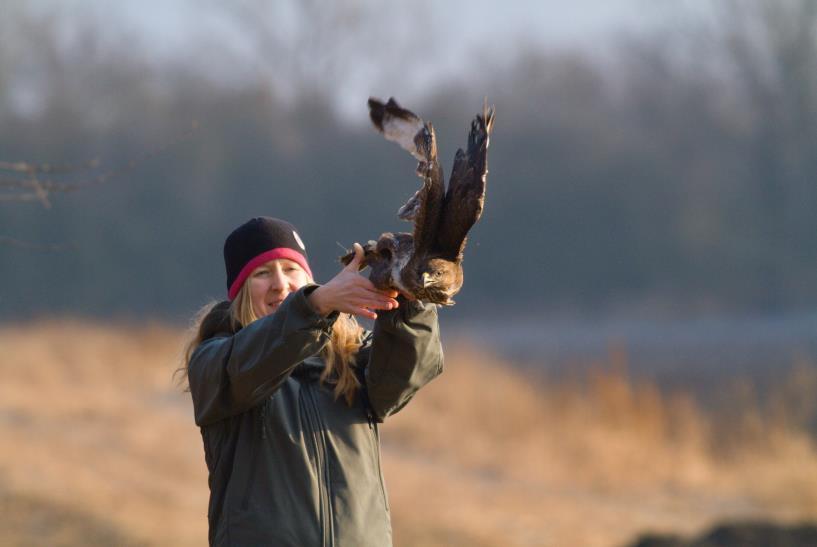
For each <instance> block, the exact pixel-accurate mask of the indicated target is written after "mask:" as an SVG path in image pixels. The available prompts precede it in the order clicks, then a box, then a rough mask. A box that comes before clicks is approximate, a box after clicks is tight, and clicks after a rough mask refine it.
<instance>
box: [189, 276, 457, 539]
mask: <svg viewBox="0 0 817 547" xmlns="http://www.w3.org/2000/svg"><path fill="white" fill-rule="evenodd" d="M316 287H317V285H309V286H307V287H304V288H302V289H300V290H298V291H296V292H294V293H292V294H290V295H289V296H288V297H287V299H286V300H285V301H284V302H283V303H282V304H281V306H280V308H279V309H278V310H277V311H276V312H275V313H274V314H272V315H270V316H267V317H265V318H263V319H259V320H258V321H255V322H254V323H252V324H250V325H248V326H247V327H244V328H242V329H240V330H239V331H238V332H235V333H232V332H230V329H229V328H227V326H226V325H228V322H227V321H224V320H223V318H226V315H225V307H224V306H220V307H219V306H217V307H216V309H214V310H213V312H211V314H213V313H220V314H221V315H222V318H221V319H219V320H216V321H212V320H211V321H210V322H211V323H215V324H219V325H221V326H220V327H219V328H216V329H213V330H214V332H213V333H211V334H212V337H208V339H205V340H204V341H203V342H202V343H201V344H200V345H199V346H198V347H197V348H196V349H195V350H194V352H193V354H192V356H191V358H190V362H189V364H188V377H189V383H190V392H191V395H192V397H193V407H194V410H195V420H196V424H197V425H198V426H199V427H200V428H201V434H202V438H203V441H204V455H205V460H206V462H207V469H208V471H209V479H208V482H209V485H210V504H209V511H208V520H209V524H210V533H209V541H210V545H217V546H231V547H253V546H259V547H260V546H282V547H283V546H291V547H310V546H313V545H314V546H336V547H346V546H349V547H367V546H371V547H383V546H388V545H391V543H392V542H391V524H390V519H389V504H388V499H387V496H386V491H385V487H384V485H383V475H382V472H381V468H380V451H379V434H378V423H379V422H382V421H383V419H384V418H385V417H386V416H389V415H390V414H394V413H395V412H397V411H398V410H400V409H401V408H402V407H403V406H404V405H405V404H406V403H407V402H408V401H409V400H410V399H411V397H412V396H413V395H414V393H416V392H417V390H418V389H420V388H421V387H422V386H423V385H425V384H426V383H428V382H429V381H430V380H431V379H433V378H434V377H435V376H437V375H438V374H440V372H441V371H442V365H443V358H442V349H441V346H440V339H439V330H438V324H437V309H436V306H434V305H430V304H426V305H423V304H422V303H419V302H408V301H405V300H403V299H402V298H401V299H400V307H399V308H397V309H396V310H392V311H388V312H380V313H378V318H377V320H376V321H375V325H374V330H373V332H372V333H369V334H368V335H367V336H366V339H365V340H364V344H363V346H361V349H360V351H359V352H358V358H357V365H358V366H357V372H358V378H359V379H360V380H361V385H362V389H361V390H360V391H359V392H358V396H356V397H355V401H354V403H353V405H352V406H351V407H350V406H348V405H347V404H346V402H345V400H344V399H343V398H341V399H338V400H337V401H336V400H335V399H334V396H333V393H332V391H331V388H332V386H331V385H328V386H327V385H321V384H320V383H319V381H318V376H319V375H320V373H321V371H322V369H323V367H324V363H323V361H322V359H321V357H320V356H319V354H320V351H321V350H322V349H323V347H324V346H325V345H326V343H327V342H328V341H329V335H330V333H331V329H332V324H333V322H334V320H335V318H336V317H337V314H336V313H335V314H332V315H330V316H329V317H322V316H320V315H318V314H317V313H315V311H314V310H313V309H312V307H311V306H310V304H309V303H308V301H307V298H306V297H307V295H308V294H309V292H310V291H312V290H314V289H315V288H316ZM208 319H212V318H208ZM205 321H206V322H207V320H205Z"/></svg>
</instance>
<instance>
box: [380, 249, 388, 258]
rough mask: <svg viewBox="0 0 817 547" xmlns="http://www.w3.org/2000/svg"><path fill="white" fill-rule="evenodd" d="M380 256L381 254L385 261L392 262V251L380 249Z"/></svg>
mask: <svg viewBox="0 0 817 547" xmlns="http://www.w3.org/2000/svg"><path fill="white" fill-rule="evenodd" d="M378 254H380V257H381V258H383V259H385V260H391V251H390V250H389V249H380V251H378Z"/></svg>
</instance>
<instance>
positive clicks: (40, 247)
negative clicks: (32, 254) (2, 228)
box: [0, 235, 77, 251]
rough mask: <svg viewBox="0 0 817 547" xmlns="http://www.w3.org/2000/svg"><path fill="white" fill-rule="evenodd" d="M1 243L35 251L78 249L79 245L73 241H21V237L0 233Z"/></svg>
mask: <svg viewBox="0 0 817 547" xmlns="http://www.w3.org/2000/svg"><path fill="white" fill-rule="evenodd" d="M0 245H5V246H8V247H15V248H17V249H31V250H35V251H75V250H76V249H77V246H76V245H74V244H73V243H67V244H57V243H51V244H43V243H31V242H29V241H21V240H19V239H14V238H13V237H8V236H3V235H0Z"/></svg>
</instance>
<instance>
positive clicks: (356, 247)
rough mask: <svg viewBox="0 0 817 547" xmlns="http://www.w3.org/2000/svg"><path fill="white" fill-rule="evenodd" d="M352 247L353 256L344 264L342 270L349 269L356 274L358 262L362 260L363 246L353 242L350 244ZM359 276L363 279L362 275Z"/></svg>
mask: <svg viewBox="0 0 817 547" xmlns="http://www.w3.org/2000/svg"><path fill="white" fill-rule="evenodd" d="M352 249H353V250H354V251H355V256H354V258H352V260H351V262H349V264H347V265H346V267H345V268H344V270H349V271H350V272H354V273H355V274H357V273H358V272H359V271H360V263H361V262H363V256H364V253H363V247H362V246H361V245H360V243H354V244H352ZM361 278H362V279H365V278H364V277H363V276H361ZM367 281H368V280H367Z"/></svg>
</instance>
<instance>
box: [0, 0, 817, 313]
mask: <svg viewBox="0 0 817 547" xmlns="http://www.w3.org/2000/svg"><path fill="white" fill-rule="evenodd" d="M264 5H266V4H265V3H262V2H253V1H251V0H247V1H244V2H239V3H233V4H231V6H230V7H225V6H221V5H219V4H211V5H210V8H209V9H215V10H217V11H219V13H218V16H219V17H221V18H223V19H224V20H226V21H232V22H233V23H235V25H236V28H240V29H241V30H242V34H241V39H242V44H243V47H244V48H245V50H248V51H253V52H255V53H256V54H257V55H255V56H254V57H253V59H254V60H253V62H252V63H248V66H247V67H244V68H245V69H246V70H245V71H244V72H243V73H242V75H241V77H236V76H234V75H232V76H225V75H224V74H225V73H223V72H222V73H220V72H219V71H217V70H216V69H215V68H214V66H215V65H217V64H227V65H229V64H232V65H236V63H240V59H241V57H229V55H228V54H227V53H223V52H222V53H223V55H224V58H220V57H218V56H215V57H214V54H213V53H212V52H218V51H221V50H220V49H218V48H217V47H212V48H210V49H207V52H210V53H202V54H200V55H194V56H191V57H190V58H189V62H183V60H180V59H179V58H176V57H172V56H169V57H167V58H166V59H165V60H163V61H161V62H159V61H156V59H154V58H151V57H150V56H148V55H146V54H145V51H146V50H145V48H143V47H139V46H140V40H141V41H144V40H145V38H144V37H138V36H123V37H121V38H120V41H119V42H118V43H119V44H120V45H119V46H118V47H112V46H111V43H112V42H111V41H110V40H103V39H102V38H100V36H103V35H106V36H109V37H110V35H111V33H112V32H114V33H115V29H114V30H113V31H112V30H111V29H106V28H105V25H104V24H103V22H101V21H99V20H93V19H89V20H87V21H81V24H77V18H73V19H71V18H69V17H68V16H67V15H66V14H65V13H64V12H52V13H47V12H39V13H38V12H35V11H32V10H29V9H26V7H25V5H24V4H23V3H22V2H11V3H10V4H9V6H8V9H7V10H5V11H6V16H5V17H4V18H3V19H2V21H0V33H2V35H3V37H4V40H3V45H2V46H0V123H2V127H3V131H2V132H1V133H0V160H3V161H19V160H24V161H27V162H32V163H53V164H59V163H66V164H77V163H82V162H86V161H88V160H91V159H94V158H98V159H99V162H100V164H99V167H98V168H96V169H98V170H99V171H94V170H93V169H87V170H77V171H75V172H69V173H64V174H61V175H59V176H60V177H62V178H63V179H62V180H66V181H69V182H70V181H75V182H81V181H83V180H85V179H87V178H93V177H94V176H98V173H99V172H103V173H104V172H105V170H106V169H114V168H116V167H117V166H120V165H124V164H126V163H127V162H128V161H130V160H132V159H133V158H135V157H139V156H140V155H141V154H144V153H145V151H148V150H152V149H155V148H156V147H157V146H159V147H160V146H162V144H163V143H168V142H173V141H174V139H177V138H178V136H179V135H180V134H182V133H184V132H185V131H187V129H188V128H189V127H190V125H191V123H193V122H196V123H197V124H198V126H199V129H198V130H197V131H196V132H195V133H194V134H193V136H192V137H190V138H187V139H183V140H181V142H178V143H176V144H174V145H173V146H172V147H170V148H168V149H167V150H166V151H164V152H163V153H161V154H159V155H157V156H154V157H151V158H150V159H149V160H145V161H142V162H140V163H139V164H138V165H137V166H136V168H135V169H133V170H131V171H128V172H127V173H123V174H122V175H121V176H118V177H113V178H112V179H111V180H108V181H106V183H105V184H100V185H97V186H94V187H89V188H86V189H84V190H83V191H77V192H71V193H65V194H60V195H52V196H51V197H50V201H51V202H52V204H53V207H51V208H50V209H46V208H44V207H43V206H42V205H41V203H39V202H37V201H31V202H21V201H19V200H15V198H14V196H13V192H12V193H10V189H9V188H7V187H6V188H0V192H3V198H2V201H0V237H6V238H14V239H15V240H20V241H26V242H31V243H32V244H33V245H34V246H28V247H26V246H20V245H9V244H5V245H4V244H2V243H0V278H2V279H3V281H4V283H3V286H4V288H3V289H2V290H0V317H2V318H5V319H12V318H17V317H21V316H30V315H39V314H48V313H78V314H90V315H110V314H125V315H159V316H166V317H183V316H185V315H186V314H189V313H190V312H191V311H192V310H193V309H195V308H196V307H197V306H198V305H200V304H201V303H203V302H204V300H205V299H206V298H207V297H208V296H209V297H213V298H219V297H221V296H222V295H223V292H224V287H223V284H224V280H223V277H224V274H223V272H222V267H223V266H222V262H221V255H220V253H221V245H222V243H223V238H224V236H225V235H226V233H227V232H228V231H229V230H230V229H231V228H232V227H234V226H235V225H237V224H238V223H240V222H242V221H243V220H245V219H246V218H248V217H249V216H252V215H258V214H269V215H274V216H280V217H284V218H287V219H289V220H291V221H293V222H294V223H295V224H296V225H298V226H299V227H300V229H301V231H302V232H303V235H304V239H305V240H306V242H307V245H308V250H309V254H310V258H311V261H312V262H313V263H314V268H313V269H314V270H316V275H317V276H318V278H319V279H326V278H327V277H328V276H330V275H331V274H332V273H333V272H334V271H335V270H336V268H337V265H336V261H335V257H336V256H338V255H339V254H341V253H342V250H341V248H340V247H339V246H338V243H339V244H341V245H342V246H346V247H348V246H350V245H351V243H352V242H353V241H365V240H366V239H369V238H375V237H376V236H377V235H379V233H380V232H381V231H386V230H405V229H408V228H409V226H408V225H407V224H404V223H401V222H400V221H398V220H397V218H396V216H395V211H396V210H397V208H398V207H399V206H400V205H401V204H402V203H403V202H404V201H405V200H406V199H407V198H408V197H409V196H410V195H411V194H412V193H413V192H414V190H415V189H416V187H417V185H418V183H419V180H418V179H417V178H416V177H415V176H414V174H413V171H414V161H413V160H412V159H411V158H410V157H408V155H406V154H405V153H404V152H403V151H401V150H399V149H397V147H395V146H393V145H391V144H389V143H385V142H384V141H383V140H382V139H381V138H380V137H379V136H377V135H376V134H375V133H374V132H373V131H372V130H371V129H369V127H368V126H367V124H366V118H365V110H364V108H363V107H364V105H365V100H366V98H367V97H366V96H361V97H360V104H361V109H360V113H361V115H360V118H361V119H360V121H359V122H354V121H353V122H350V121H348V120H347V119H345V118H344V117H343V116H341V115H339V114H338V108H337V104H338V95H339V93H340V92H341V91H343V90H344V89H347V87H348V86H347V80H346V79H347V78H350V76H349V75H350V74H353V73H355V74H357V77H359V78H361V77H363V76H361V72H365V70H366V67H369V69H370V70H373V71H379V72H378V73H379V74H380V77H379V78H377V79H374V80H373V81H376V83H375V84H373V86H372V87H373V89H372V90H371V93H372V94H375V95H377V94H378V93H379V94H381V96H383V97H384V98H385V97H386V96H387V95H389V94H393V95H395V96H396V97H397V98H398V100H401V102H403V103H404V104H405V105H406V106H408V107H409V108H412V109H414V110H415V111H417V112H418V113H419V114H420V115H422V116H423V117H424V118H426V119H428V120H431V121H433V122H434V124H435V127H436V128H437V132H438V136H439V140H440V150H441V155H442V157H443V159H444V160H445V163H444V166H445V168H446V171H447V170H448V169H450V166H451V159H452V158H453V155H454V152H455V150H456V148H457V147H459V146H464V145H465V142H466V135H467V128H468V123H469V122H470V119H471V118H472V116H473V115H474V114H475V113H476V112H478V111H479V109H480V108H481V105H482V98H483V97H484V96H488V98H489V100H490V101H491V102H492V103H494V104H496V106H497V124H496V128H495V134H494V136H493V138H492V147H491V150H490V158H489V163H490V175H489V178H488V196H487V201H486V208H485V213H484V216H483V218H482V220H481V221H480V223H479V224H478V225H477V226H476V227H475V229H474V230H473V232H472V236H471V238H470V244H469V247H468V249H467V251H466V261H465V271H466V276H467V277H466V284H465V287H464V289H463V292H462V293H461V295H460V297H459V304H458V306H456V307H455V308H454V309H453V310H452V312H453V313H455V314H459V313H463V314H464V313H469V314H471V313H500V314H502V313H515V314H517V315H519V314H520V313H522V314H529V313H533V312H535V311H549V312H569V313H574V312H578V313H588V314H595V313H611V312H617V311H628V312H629V311H647V312H651V313H652V312H658V313H667V314H687V313H701V312H713V313H739V312H758V313H776V312H781V311H791V310H798V309H800V310H802V309H813V307H814V306H815V305H817V283H815V281H814V280H815V274H817V245H815V243H814V239H815V234H816V233H817V215H816V214H815V213H817V154H815V149H814V148H815V143H817V125H815V122H817V119H815V116H817V41H816V40H815V29H817V3H815V2H812V1H810V0H777V1H775V2H762V1H755V2H738V1H734V2H730V1H728V0H723V1H721V2H718V3H717V4H713V6H714V7H713V9H712V10H707V11H706V12H701V13H697V14H696V15H694V16H690V17H686V18H683V19H681V18H674V19H673V21H672V22H668V23H667V24H666V25H663V26H658V27H654V28H652V29H651V30H650V31H645V32H643V33H640V34H637V35H636V34H630V35H629V36H621V37H619V38H618V39H617V40H614V41H610V42H609V43H605V44H600V45H599V47H598V49H597V50H593V49H587V48H585V49H575V50H564V49H563V50H553V51H543V50H542V49H541V48H534V47H533V46H528V47H525V46H524V45H520V46H519V47H518V48H516V49H515V50H513V51H514V53H513V55H510V54H509V53H508V51H509V50H508V49H507V48H504V49H503V48H500V47H498V45H497V43H496V41H494V40H492V39H491V37H487V38H486V42H485V44H484V46H483V48H482V49H479V48H476V50H475V51H474V52H473V57H472V60H471V61H470V63H471V65H469V66H468V67H466V68H467V70H466V71H464V73H465V74H468V75H469V76H467V77H466V76H460V77H452V78H447V79H445V78H441V79H439V81H436V82H435V85H433V87H432V88H431V89H432V91H431V92H426V93H420V92H419V91H417V87H416V86H412V85H411V80H412V78H411V75H407V74H406V71H410V70H414V71H416V72H418V73H420V72H422V69H423V66H424V63H427V62H429V61H428V59H429V58H431V57H432V56H433V55H435V54H436V53H435V48H444V47H445V45H446V44H445V42H444V40H443V38H442V37H441V35H440V33H439V32H438V31H439V29H434V28H431V29H430V30H429V28H426V27H424V26H423V21H422V20H421V18H420V17H419V16H411V15H407V17H409V20H408V22H407V27H409V28H412V29H414V30H415V31H416V32H414V33H412V32H403V33H399V35H394V34H392V33H391V31H388V30H387V29H379V30H374V31H370V30H369V29H372V28H375V29H377V28H378V27H377V25H376V23H377V17H378V14H377V11H376V7H374V6H373V5H372V4H367V3H365V2H362V3H358V4H355V5H356V6H357V7H356V8H354V9H350V8H331V9H330V8H326V7H325V6H321V3H319V2H303V3H297V2H293V3H291V4H286V6H288V7H287V10H288V11H286V12H285V13H284V12H281V13H272V14H267V12H266V11H264V10H269V9H271V8H268V7H267V8H263V6H264ZM282 5H283V4H282ZM284 18H286V19H287V21H289V26H288V27H287V28H292V29H302V31H301V32H297V31H291V32H289V33H288V34H287V33H283V32H282V31H281V28H282V27H281V24H280V21H281V20H282V19H284ZM69 19H70V20H71V21H72V24H71V25H68V24H66V21H67V20H69ZM298 20H300V21H301V23H300V24H299V23H297V21H298ZM304 21H308V22H309V23H308V25H305V24H304V23H303V22H304ZM314 27H317V28H314ZM304 29H311V31H309V32H307V31H305V30H304ZM141 45H144V44H141ZM210 46H214V44H210ZM594 51H595V53H594ZM355 71H357V72H355ZM418 77H419V76H418ZM344 86H347V87H344ZM403 90H405V93H404V92H403ZM51 176H52V177H57V174H53V175H51ZM44 177H45V178H48V177H47V176H45V175H44ZM6 186H8V185H6ZM62 244H65V245H66V246H67V248H66V249H64V250H59V248H56V250H55V249H50V250H48V249H45V250H44V249H43V248H39V249H38V248H35V247H36V245H44V246H49V245H57V246H58V247H59V245H62Z"/></svg>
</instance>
